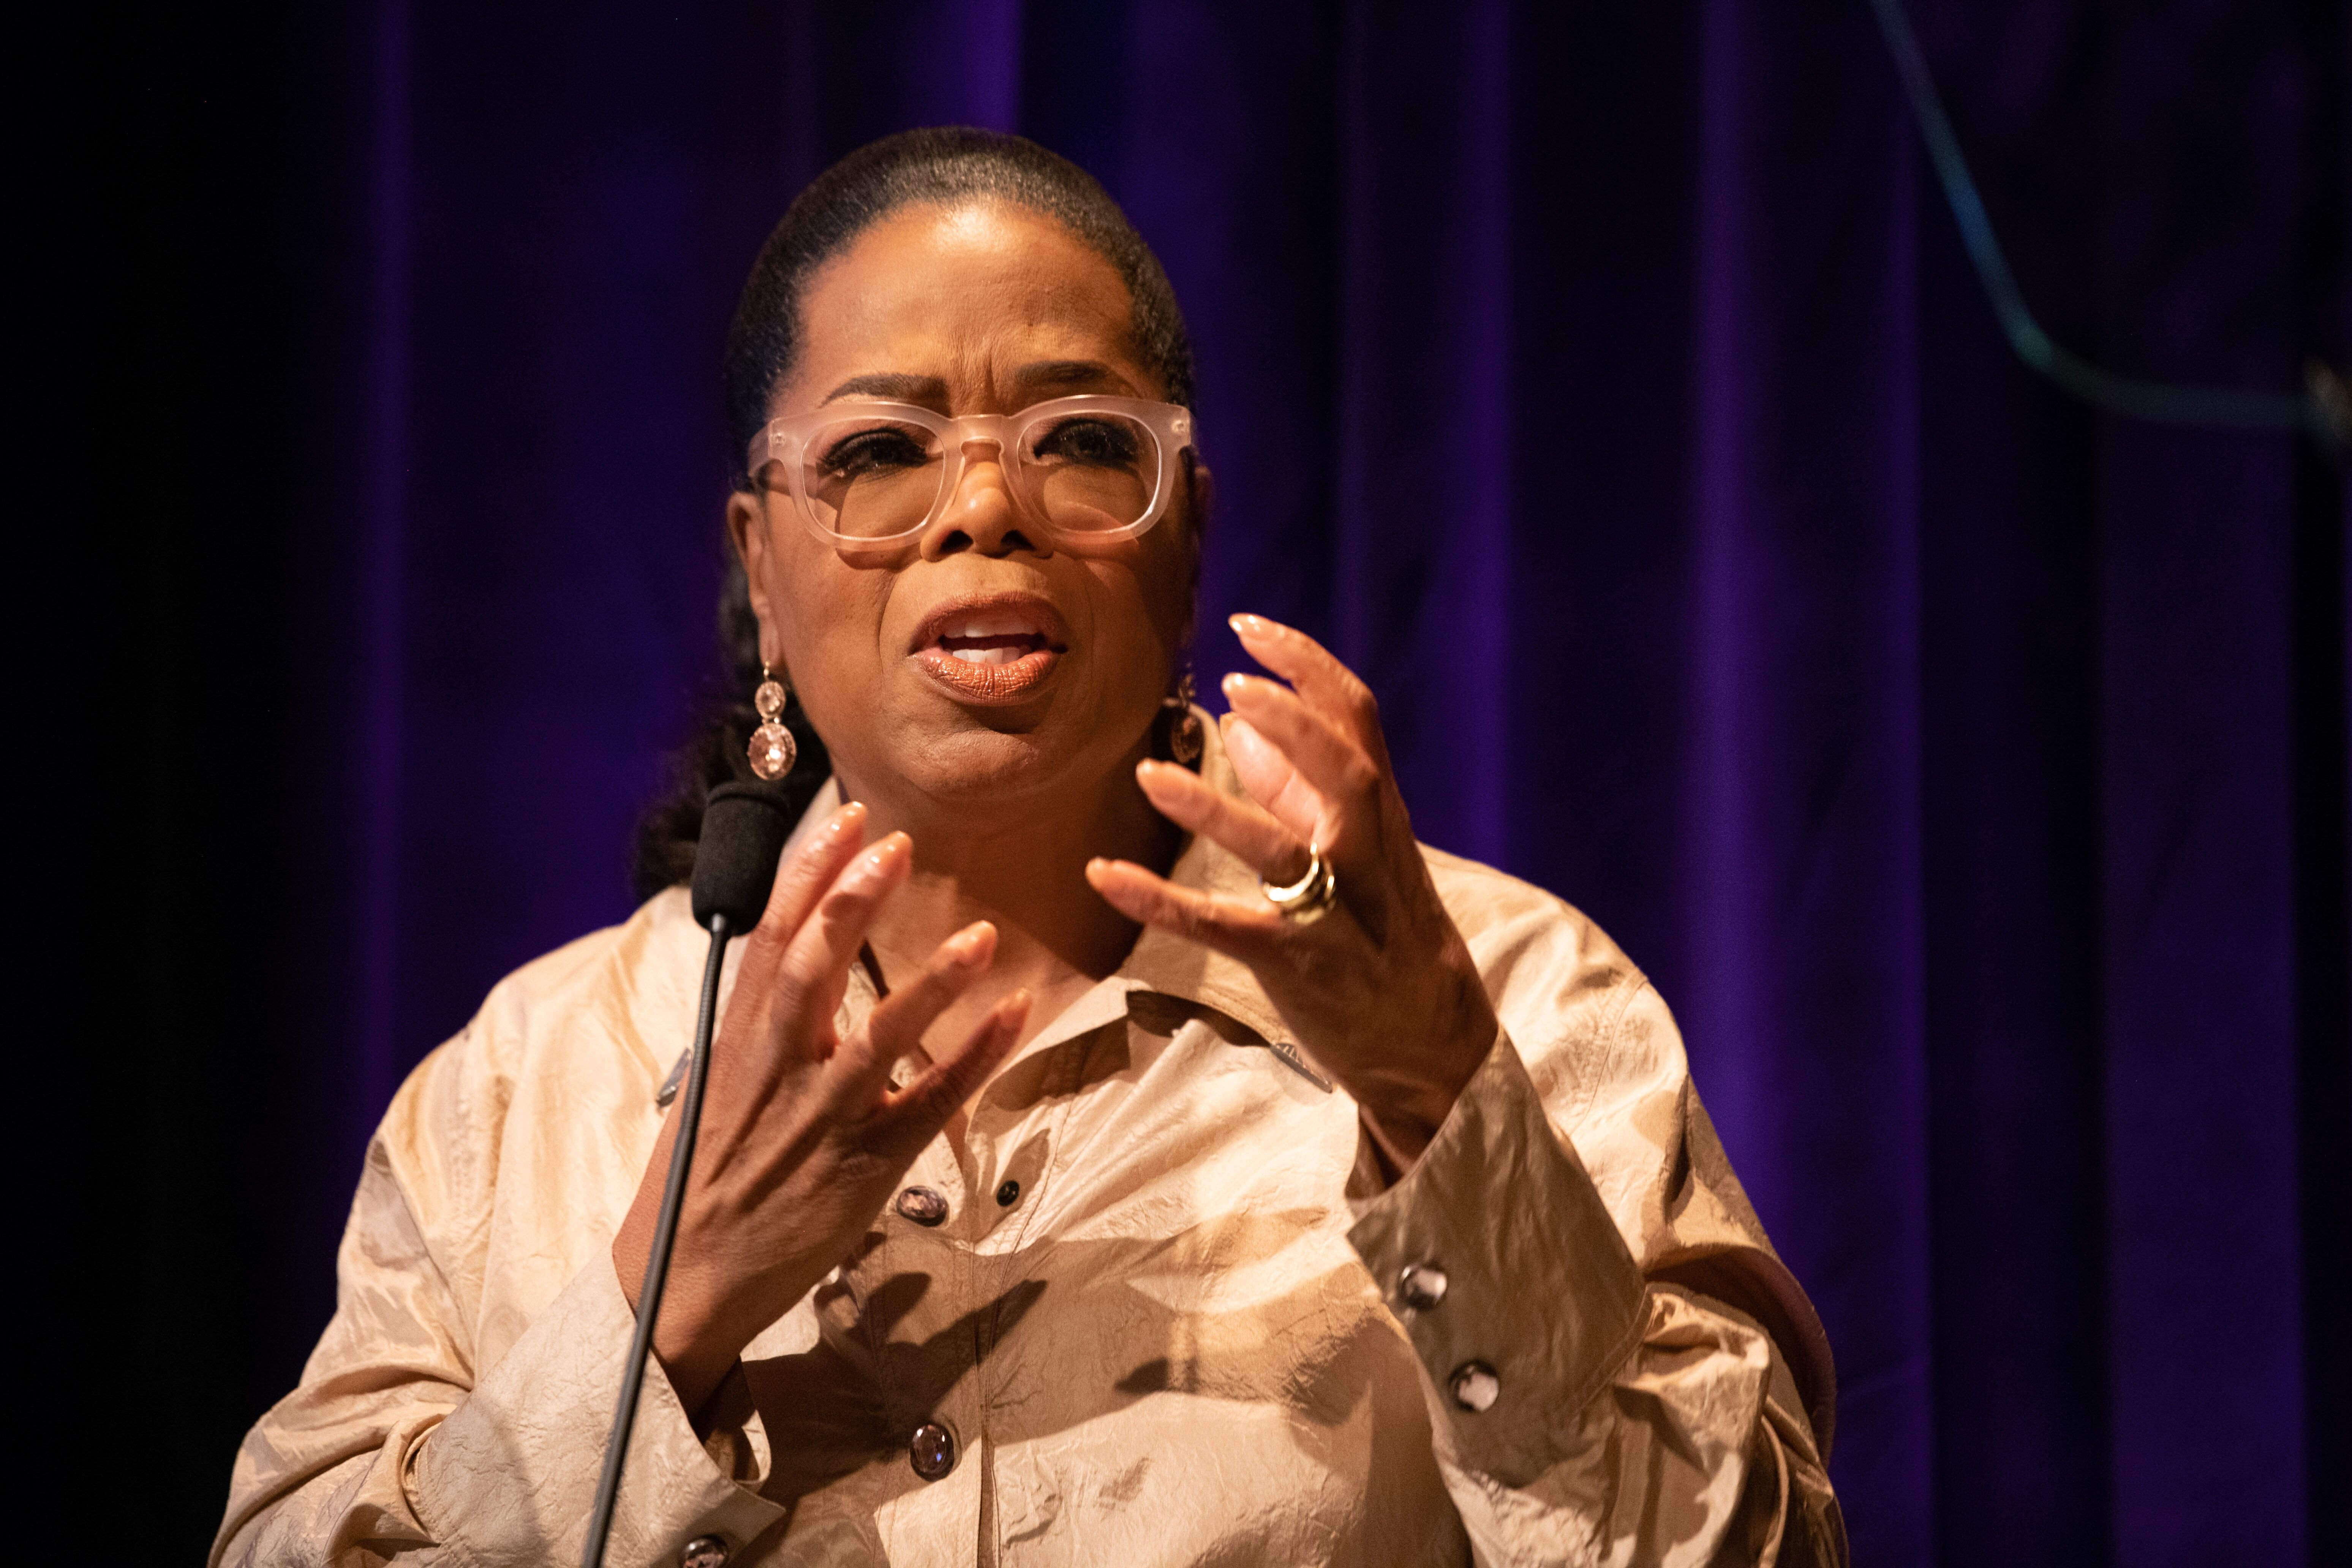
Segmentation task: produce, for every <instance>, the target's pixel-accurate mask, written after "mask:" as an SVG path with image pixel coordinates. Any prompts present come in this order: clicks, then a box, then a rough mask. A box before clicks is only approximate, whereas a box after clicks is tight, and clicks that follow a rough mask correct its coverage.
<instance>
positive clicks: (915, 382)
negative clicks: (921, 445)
mask: <svg viewBox="0 0 2352 1568" xmlns="http://www.w3.org/2000/svg"><path fill="white" fill-rule="evenodd" d="M947 395H948V384H947V383H946V382H944V381H941V380H940V378H939V377H938V376H936V375H902V374H892V373H890V372H887V371H885V372H881V373H879V374H873V375H853V376H851V377H850V378H849V379H848V380H847V381H845V382H843V383H842V384H840V385H839V386H836V387H835V388H834V389H833V390H832V391H831V392H828V393H826V394H825V395H824V401H825V402H827V403H831V402H832V401H833V400H834V399H835V398H837V397H887V398H888V399H889V400H890V401H892V402H893V403H921V402H923V401H924V400H926V399H929V400H930V401H932V402H935V403H936V402H941V401H944V400H945V399H946V397H947Z"/></svg>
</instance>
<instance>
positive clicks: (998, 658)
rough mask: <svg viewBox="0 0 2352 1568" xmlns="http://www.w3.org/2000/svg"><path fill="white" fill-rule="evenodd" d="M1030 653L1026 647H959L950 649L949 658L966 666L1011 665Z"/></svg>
mask: <svg viewBox="0 0 2352 1568" xmlns="http://www.w3.org/2000/svg"><path fill="white" fill-rule="evenodd" d="M1028 651H1029V650H1028V649H1027V648H1025V647H958V648H950V649H949V650H948V657H949V658H960V659H961V660H963V661H964V663H966V664H1011V663H1012V662H1013V660H1014V659H1016V658H1022V657H1023V656H1024V655H1025V654H1027V653H1028Z"/></svg>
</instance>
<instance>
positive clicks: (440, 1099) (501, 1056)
mask: <svg viewBox="0 0 2352 1568" xmlns="http://www.w3.org/2000/svg"><path fill="white" fill-rule="evenodd" d="M701 940H702V933H701V932H700V931H698V930H697V929H696V928H695V926H694V923H693V919H692V916H691V915H690V914H689V913H688V910H687V903H686V894H685V892H684V890H683V889H669V890H667V891H666V892H663V893H658V894H656V895H655V896H654V897H653V898H651V899H649V900H646V902H645V903H644V904H643V905H641V906H640V907H639V908H638V910H637V911H636V913H635V914H634V915H632V916H631V917H630V918H629V919H628V920H626V921H623V922H622V923H620V924H619V925H615V926H607V927H605V928H604V930H601V931H591V932H589V933H588V934H587V935H585V936H583V937H580V938H578V939H576V940H574V941H572V942H566V943H564V944H563V945H562V947H559V948H557V949H555V950H554V951H553V952H548V953H545V954H543V955H541V957H538V958H535V959H533V960H531V961H530V963H526V964H524V965H522V966H521V967H520V968H519V969H517V970H515V971H514V972H513V973H509V975H507V976H506V977H505V978H504V979H502V980H500V981H499V983H498V984H496V985H494V986H492V987H491V988H490V992H489V994H488V996H487V997H486V998H484V1000H483V1002H482V1005H481V1007H480V1009H479V1010H478V1011H477V1012H476V1013H475V1015H474V1016H473V1017H472V1018H471V1019H470V1020H468V1021H467V1025H466V1026H465V1027H464V1028H462V1029H460V1030H459V1031H458V1032H457V1034H456V1035H455V1036H454V1037H451V1038H450V1039H448V1040H447V1041H446V1042H445V1043H443V1044H442V1045H441V1046H439V1047H436V1049H435V1050H434V1051H433V1052H432V1053H431V1054H429V1055H428V1056H426V1057H425V1059H424V1060H423V1061H421V1062H419V1063H418V1064H417V1066H416V1068H415V1071H413V1072H412V1073H410V1074H409V1076H408V1079H407V1081H405V1082H404V1083H403V1084H402V1085H401V1088H400V1090H399V1092H398V1093H397V1094H396V1095H394V1098H393V1103H392V1106H391V1109H390V1110H388V1111H387V1112H386V1113H385V1116H384V1120H383V1125H382V1127H381V1128H380V1129H379V1131H378V1133H377V1137H376V1147H375V1148H373V1149H372V1150H371V1152H370V1158H371V1160H372V1161H373V1160H375V1159H378V1158H382V1159H384V1160H386V1161H388V1162H389V1163H391V1164H392V1165H393V1166H394V1168H395V1169H397V1170H400V1171H401V1172H402V1173H403V1174H404V1175H405V1176H407V1177H408V1178H410V1180H411V1181H412V1182H413V1181H417V1180H423V1181H425V1182H428V1183H430V1184H436V1185H438V1184H445V1183H455V1184H458V1185H461V1186H463V1185H474V1184H478V1183H481V1182H487V1181H488V1180H490V1179H492V1178H493V1174H494V1171H495V1167H496V1164H497V1160H498V1144H499V1142H500V1135H501V1131H502V1129H503V1128H504V1126H505V1124H506V1122H507V1121H508V1120H509V1114H510V1111H511V1110H512V1108H513V1106H514V1105H515V1103H516V1101H517V1098H518V1096H519V1095H520V1096H522V1097H524V1098H527V1099H534V1100H536V1099H544V1098H547V1097H548V1096H550V1095H553V1096H555V1097H557V1098H560V1099H568V1100H585V1101H596V1100H604V1099H607V1098H614V1097H616V1096H618V1095H622V1094H625V1093H626V1092H627V1090H628V1089H634V1088H638V1087H642V1083H643V1080H646V1079H651V1080H652V1081H654V1082H656V1083H657V1082H658V1081H659V1079H660V1076H661V1075H662V1074H663V1073H666V1072H667V1070H668V1068H669V1060H670V1058H675V1057H676V1055H677V1046H676V1044H675V1043H674V1042H676V1041H677V1040H681V1039H683V1038H685V1037H687V1034H688V1032H689V1031H690V1030H691V1028H692V1026H693V1013H694V1006H695V995H694V984H695V977H696V974H697V973H698V971H699V968H700V963H701V953H700V952H699V948H700V945H701ZM681 1018H682V1019H683V1023H681V1022H680V1020H681ZM666 1041H667V1042H673V1043H672V1044H671V1045H670V1047H669V1056H668V1057H661V1056H660V1055H659V1053H658V1051H657V1049H656V1047H657V1046H658V1045H659V1044H660V1043H662V1042H666ZM469 1177H470V1178H471V1179H470V1180H469V1179H468V1178H469ZM449 1195H450V1196H452V1197H455V1196H456V1195H457V1194H454V1193H452V1194H449Z"/></svg>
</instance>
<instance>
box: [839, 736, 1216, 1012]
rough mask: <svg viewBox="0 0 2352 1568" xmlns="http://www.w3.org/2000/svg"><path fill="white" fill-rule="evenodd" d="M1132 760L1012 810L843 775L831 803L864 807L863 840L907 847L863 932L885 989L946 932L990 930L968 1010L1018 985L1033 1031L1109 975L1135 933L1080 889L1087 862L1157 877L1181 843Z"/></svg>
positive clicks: (1139, 751) (1138, 749)
mask: <svg viewBox="0 0 2352 1568" xmlns="http://www.w3.org/2000/svg"><path fill="white" fill-rule="evenodd" d="M1144 752H1145V746H1144V742H1141V741H1139V742H1138V743H1137V744H1136V746H1135V748H1134V750H1133V752H1132V753H1131V754H1129V755H1126V756H1123V757H1121V758H1120V759H1118V762H1117V763H1115V764H1114V765H1113V767H1112V768H1111V770H1110V771H1109V772H1108V773H1107V774H1105V775H1103V776H1100V777H1092V776H1089V777H1086V778H1082V779H1079V780H1076V781H1073V783H1072V784H1069V785H1068V786H1066V787H1063V788H1059V789H1055V790H1054V791H1051V792H1049V793H1046V794H1045V795H1037V796H1024V798H1022V799H1021V800H1019V801H1018V802H1004V801H992V800H981V801H978V802H972V801H953V802H943V801H940V800H937V799H932V798H929V797H915V798H908V795H907V794H906V793H905V792H901V791H899V790H896V789H893V788H891V787H890V784H891V782H894V781H883V780H867V779H862V778H858V777H856V776H853V774H852V772H851V770H849V769H847V768H844V769H843V770H842V773H841V777H840V786H841V791H842V798H844V799H845V800H862V801H864V802H866V807H867V810H868V812H869V814H870V815H869V816H868V819H867V834H868V836H869V837H881V836H882V835H884V834H887V833H889V832H892V831H894V830H901V829H903V830H904V831H905V832H906V833H907V834H908V835H909V836H910V837H912V838H913V839H914V842H915V869H914V874H913V875H912V876H911V877H909V878H908V880H907V883H906V885H905V886H904V887H902V888H900V889H898V892H897V893H896V894H894V895H893V896H892V897H891V899H890V900H889V902H888V903H887V904H886V905H885V906H884V907H883V910H882V912H881V915H880V917H879V918H878V919H877V921H876V922H875V925H874V929H873V932H872V937H871V940H872V942H873V944H874V949H875V952H876V955H877V957H878V958H879V959H880V961H881V963H882V967H883V973H885V974H886V975H887V976H888V977H890V979H891V980H892V983H893V984H897V983H898V979H899V977H901V976H904V975H908V974H912V973H914V972H915V970H916V969H917V968H918V967H919V966H920V965H921V963H923V962H924V960H926V959H927V958H929V956H930V953H931V950H932V949H933V948H935V947H937V946H938V945H939V944H940V942H943V941H945V940H946V939H947V938H948V937H950V936H951V935H953V934H954V933H955V932H956V931H961V930H962V929H963V928H964V927H965V926H968V925H970V924H971V922H972V921H983V920H984V921H991V922H992V923H993V924H994V925H995V927H996V930H997V948H996V961H995V963H994V964H993V965H992V967H991V970H990V973H989V975H988V978H987V980H986V982H985V983H984V984H982V986H981V987H979V988H977V992H976V994H974V995H973V996H972V997H971V998H968V999H967V1000H968V1001H969V1002H971V1003H972V1004H975V1005H977V1004H978V1003H979V1002H980V1001H981V1000H982V994H985V997H986V998H987V999H988V1002H989V1005H993V999H994V998H996V997H1000V996H1003V995H1004V994H1006V993H1008V992H1010V991H1012V990H1013V988H1014V987H1015V986H1020V985H1025V986H1028V987H1029V988H1030V989H1031V990H1032V991H1033V992H1034V993H1036V994H1037V998H1038V1002H1039V1004H1040V1005H1039V1006H1038V1007H1037V1008H1036V1009H1034V1010H1033V1012H1032V1013H1031V1016H1030V1029H1031V1030H1032V1031H1034V1030H1035V1029H1036V1028H1037V1027H1038V1026H1041V1025H1043V1024H1044V1023H1045V1022H1046V1021H1047V1020H1048V1019H1049V1018H1050V1017H1051V1016H1052V1015H1053V1013H1054V1012H1055V1011H1058V1010H1059V1009H1058V1007H1056V1006H1055V1005H1053V1004H1054V1003H1055V1001H1056V1000H1059V1001H1063V1002H1066V1001H1067V1000H1069V999H1071V996H1070V994H1071V993H1072V992H1073V991H1074V989H1083V988H1084V986H1086V985H1089V984H1093V983H1094V982H1095V981H1097V980H1100V979H1102V978H1103V977H1104V976H1106V975H1108V974H1109V973H1112V972H1114V971H1115V970H1117V969H1118V966H1119V965H1120V964H1121V963H1124V962H1126V959H1127V955H1128V952H1129V951H1130V950H1131V949H1132V948H1133V947H1134V945H1135V939H1136V937H1137V935H1138V934H1139V931H1140V930H1141V928H1140V927H1139V926H1137V925H1136V924H1135V923H1134V922H1133V921H1129V920H1128V919H1127V918H1126V917H1125V916H1123V915H1121V914H1120V913H1119V912H1118V910H1114V909H1112V908H1111V907H1110V906H1109V905H1108V904H1107V903H1105V902H1104V901H1103V900H1102V899H1101V897H1100V896H1099V895H1097V893H1096V892H1095V890H1094V889H1092V888H1091V887H1089V886H1087V879H1086V864H1087V861H1088V860H1089V859H1091V858H1094V857H1096V856H1098V855H1099V856H1106V857H1111V858H1118V859H1124V860H1132V861H1135V862H1137V863H1138V864H1139V865H1144V866H1149V867H1150V868H1153V869H1154V870H1157V871H1160V872H1163V873H1164V872H1165V871H1166V870H1167V869H1168V868H1169V867H1170V866H1171V865H1172V864H1173V863H1174V861H1175V858H1176V851H1177V848H1178V846H1179V845H1180V843H1181V839H1182V834H1181V830H1180V829H1179V828H1177V827H1176V826H1175V825H1174V824H1172V823H1171V822H1170V821H1169V820H1168V819H1167V818H1166V817H1164V816H1160V814H1159V813H1158V812H1157V811H1155V810H1153V809H1152V807H1151V804H1150V802H1149V801H1147V800H1146V799H1145V798H1144V796H1143V792H1142V790H1141V789H1140V788H1139V787H1138V786H1137V784H1136V783H1135V764H1136V763H1137V762H1138V761H1139V760H1140V759H1141V758H1142V756H1143V755H1144ZM959 1011H961V1009H959Z"/></svg>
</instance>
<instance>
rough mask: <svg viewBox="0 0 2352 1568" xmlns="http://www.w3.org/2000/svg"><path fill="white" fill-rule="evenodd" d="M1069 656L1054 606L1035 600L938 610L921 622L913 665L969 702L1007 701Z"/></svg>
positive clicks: (1020, 597)
mask: <svg viewBox="0 0 2352 1568" xmlns="http://www.w3.org/2000/svg"><path fill="white" fill-rule="evenodd" d="M1068 651H1069V643H1068V638H1067V634H1066V632H1065V631H1064V629H1063V626H1062V618H1061V616H1059V615H1057V614H1056V613H1055V609H1054V606H1053V605H1050V604H1048V603H1046V602H1045V600H1044V599H1041V598H1039V597H1037V596H1036V595H1034V594H1001V595H989V596H987V597H985V598H973V599H964V600H959V601H957V602H954V603H952V604H948V605H940V607H939V608H938V609H936V610H934V611H932V612H931V614H930V615H929V616H926V617H925V618H924V621H923V626H922V629H921V631H920V632H919V633H918V634H917V637H916V645H915V649H914V658H915V662H916V663H917V664H918V665H919V666H920V667H921V668H922V669H923V671H924V673H925V674H927V675H929V676H930V677H931V678H932V679H935V680H938V681H940V683H941V684H943V685H946V686H948V687H950V688H951V689H953V690H954V692H955V694H956V695H957V696H958V697H959V698H961V699H963V700H967V701H974V700H976V701H982V702H992V701H1005V700H1011V699H1013V698H1015V697H1019V696H1021V695H1023V694H1024V693H1026V692H1027V691H1029V690H1030V689H1032V688H1034V687H1035V686H1036V685H1037V684H1038V683H1039V682H1041V681H1043V680H1044V679H1045V678H1046V677H1047V676H1048V675H1050V674H1052V673H1053V670H1054V667H1055V665H1056V664H1057V663H1059V662H1060V660H1061V657H1062V655H1064V654H1066V653H1067V652H1068Z"/></svg>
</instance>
